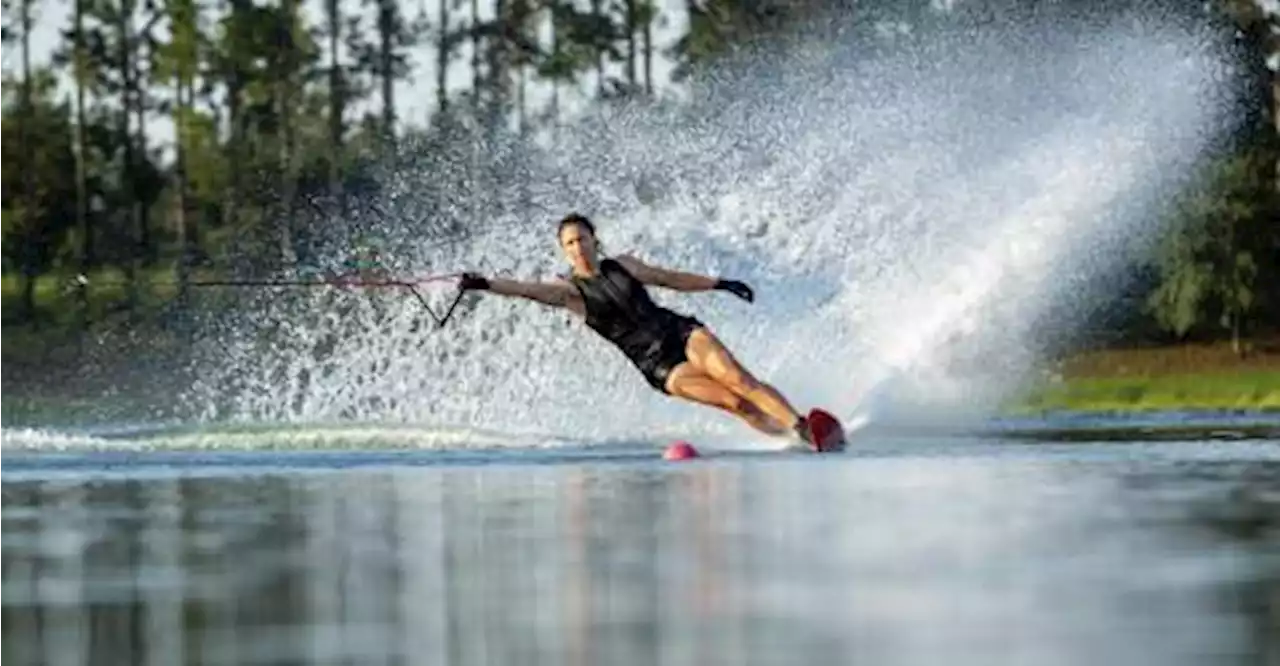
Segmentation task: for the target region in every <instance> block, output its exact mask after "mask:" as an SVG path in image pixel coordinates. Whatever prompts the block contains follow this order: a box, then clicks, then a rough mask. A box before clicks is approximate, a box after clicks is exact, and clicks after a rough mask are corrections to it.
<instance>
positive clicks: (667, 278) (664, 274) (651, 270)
mask: <svg viewBox="0 0 1280 666" xmlns="http://www.w3.org/2000/svg"><path fill="white" fill-rule="evenodd" d="M616 259H617V261H618V263H620V264H622V267H623V268H625V269H627V271H629V272H630V273H631V274H632V275H634V276H635V277H636V279H637V280H639V281H641V282H643V283H645V284H650V285H654V286H658V287H666V288H667V289H674V290H676V291H713V290H719V291H727V292H729V293H731V294H733V295H734V296H737V297H738V298H741V299H742V300H744V301H747V302H751V301H753V300H754V299H755V294H754V293H753V292H752V291H751V287H749V286H747V285H746V284H745V283H743V282H739V281H737V280H725V279H720V278H713V277H708V276H706V275H698V274H697V273H686V272H683V271H676V270H671V269H669V268H661V267H659V266H651V265H649V264H646V263H644V262H643V261H641V260H639V259H637V258H636V257H633V256H631V255H627V254H624V255H622V256H619V257H616Z"/></svg>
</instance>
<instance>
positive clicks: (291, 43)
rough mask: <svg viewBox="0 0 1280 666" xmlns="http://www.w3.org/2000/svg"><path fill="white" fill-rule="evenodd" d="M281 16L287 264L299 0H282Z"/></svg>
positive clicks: (286, 260)
mask: <svg viewBox="0 0 1280 666" xmlns="http://www.w3.org/2000/svg"><path fill="white" fill-rule="evenodd" d="M280 12H281V15H282V16H281V20H283V21H284V25H283V26H281V28H282V34H281V39H280V43H279V46H278V48H279V53H278V55H277V57H278V58H279V59H280V71H279V72H277V74H276V81H275V97H276V114H277V118H278V120H279V123H280V126H279V136H278V139H279V142H280V145H279V156H278V158H279V162H278V168H279V175H278V183H279V187H278V189H277V190H276V191H277V193H278V194H279V197H280V215H279V222H278V224H279V231H280V237H279V242H280V261H281V263H282V264H283V265H284V266H286V267H292V266H293V265H294V264H296V263H297V254H296V253H295V251H294V247H293V243H294V228H293V203H294V202H293V199H294V196H295V192H294V188H295V187H296V185H297V183H296V182H295V178H294V172H293V160H294V155H293V152H294V145H293V144H294V126H293V121H294V118H293V115H294V113H293V87H294V68H295V67H296V65H297V50H298V44H297V40H296V39H295V37H294V23H295V22H296V19H297V16H296V15H297V2H296V0H281V2H280Z"/></svg>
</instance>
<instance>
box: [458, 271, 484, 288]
mask: <svg viewBox="0 0 1280 666" xmlns="http://www.w3.org/2000/svg"><path fill="white" fill-rule="evenodd" d="M458 288H459V289H461V290H463V291H470V290H473V289H474V290H479V291H484V290H485V289H488V288H489V281H488V280H486V279H484V278H483V277H481V275H480V274H479V273H463V274H462V278H461V279H459V280H458Z"/></svg>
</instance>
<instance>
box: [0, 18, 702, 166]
mask: <svg viewBox="0 0 1280 666" xmlns="http://www.w3.org/2000/svg"><path fill="white" fill-rule="evenodd" d="M73 1H74V0H35V5H36V9H35V11H34V13H33V24H34V25H33V29H32V38H31V50H32V65H33V66H39V65H42V64H47V63H48V62H49V61H50V58H51V57H52V54H53V52H54V50H55V49H57V48H58V47H59V46H60V45H61V43H62V39H61V38H60V36H59V35H60V33H61V31H63V30H65V29H66V27H67V26H69V25H70V22H71V9H72V7H73V6H74V5H73V4H72V3H73ZM451 2H454V3H455V4H457V0H451ZM577 2H578V4H580V5H582V6H583V7H584V8H585V7H586V6H587V5H586V2H585V0H577ZM655 2H656V4H657V5H658V7H659V9H660V12H661V14H660V16H659V18H658V20H657V22H656V23H655V30H654V37H653V38H654V58H653V80H654V86H655V88H659V89H662V88H667V87H669V86H667V83H668V81H669V79H670V76H671V71H672V69H673V67H674V64H675V63H674V62H673V61H672V60H671V59H670V58H668V57H666V56H665V55H664V52H665V51H666V50H667V49H669V48H670V47H671V46H672V45H673V44H674V43H675V42H676V40H678V39H679V38H680V35H681V34H683V32H684V30H685V26H686V25H687V12H686V9H685V0H655ZM341 5H342V7H343V8H344V10H345V11H346V12H348V13H349V14H350V13H360V14H361V15H367V16H370V17H372V15H373V9H372V7H363V6H362V2H361V1H360V0H341ZM439 5H440V3H439V2H438V0H402V2H401V9H402V12H403V13H404V15H405V18H406V19H408V20H412V19H414V18H417V17H418V16H420V15H421V14H422V12H424V11H425V12H426V15H427V18H428V20H429V22H430V24H431V26H432V30H433V31H434V30H436V29H437V26H438V25H439ZM480 10H481V20H484V19H487V18H491V17H492V16H493V11H494V0H481V2H480ZM303 11H304V12H305V14H306V16H307V19H308V23H309V24H311V25H316V24H319V22H320V21H321V20H322V19H323V16H324V14H323V11H324V4H323V2H322V0H304V2H303ZM451 14H452V16H451V17H450V18H451V22H450V23H451V25H453V26H455V27H456V26H457V25H459V24H460V22H462V21H465V20H467V19H469V14H470V12H469V8H467V7H465V6H464V7H463V8H461V9H453V10H451ZM6 23H8V17H7V16H6ZM365 24H366V25H371V24H372V21H371V20H370V19H366V20H365ZM542 33H543V34H542V35H541V39H542V40H543V43H545V44H549V43H550V32H549V29H548V27H547V26H545V25H544V26H543V29H542ZM159 34H160V35H161V37H162V38H163V34H164V31H163V28H162V29H161V30H160V31H159ZM435 48H436V42H435V38H434V32H433V34H432V35H431V36H429V37H428V38H427V39H426V40H424V42H423V43H422V44H420V45H419V46H417V47H414V49H412V51H411V62H412V65H413V70H412V72H411V74H410V76H409V78H408V79H407V80H405V81H402V82H400V83H398V84H397V86H396V91H395V94H396V107H397V109H396V111H397V115H398V116H399V117H400V121H401V123H402V124H412V125H419V126H420V125H425V124H426V123H427V121H428V119H429V118H430V116H431V114H432V113H433V112H434V109H435V104H436V90H435V82H436V67H435ZM469 49H470V47H469V45H467V46H466V47H464V48H463V49H461V50H460V51H459V52H458V53H456V54H455V56H454V60H453V63H452V65H451V67H450V72H449V87H450V88H451V89H452V90H455V91H461V90H466V89H468V88H470V84H471V67H470V62H471V54H470V51H469ZM326 57H327V56H326ZM3 66H4V70H5V72H6V73H9V72H17V70H18V69H19V68H20V67H21V53H20V51H19V47H18V44H17V43H16V42H15V43H12V44H6V45H5V47H4V55H3ZM608 71H609V72H610V73H612V74H613V75H614V76H618V75H620V74H621V73H622V72H623V65H622V64H621V63H619V64H612V65H610V66H609V68H608ZM641 76H643V72H641ZM63 78H64V83H63V88H64V90H65V93H66V94H70V92H71V86H70V81H69V79H67V77H63ZM594 90H595V81H594V79H593V78H592V77H590V76H587V77H584V78H583V79H582V80H580V81H579V83H578V86H577V90H576V91H575V90H573V89H566V88H564V87H562V88H561V108H562V109H563V110H564V112H565V113H572V112H573V111H574V110H575V109H579V108H582V107H583V106H584V105H585V104H586V102H588V101H589V100H590V96H591V94H592V93H593V91H594ZM162 94H163V93H162ZM527 94H528V100H529V103H530V109H531V111H534V112H536V110H537V109H540V108H542V107H544V106H545V105H546V104H547V103H548V101H549V99H550V86H549V85H545V84H544V85H530V86H529V88H528V92H527ZM379 104H380V102H379V101H378V100H377V97H376V96H375V97H374V98H373V99H372V100H371V101H370V102H368V103H367V104H366V105H362V106H361V107H359V108H358V110H357V111H356V112H357V113H358V112H363V111H365V110H371V109H377V108H379V107H378V105H379ZM351 118H352V120H354V118H355V116H354V115H353V116H352V117H351ZM149 124H150V126H151V127H150V128H149V129H150V130H151V131H150V132H149V133H152V134H153V136H154V137H155V140H157V141H160V142H162V143H167V142H170V141H172V137H173V129H172V125H171V124H170V123H168V122H167V120H165V119H163V118H159V117H157V118H156V119H155V120H154V121H149Z"/></svg>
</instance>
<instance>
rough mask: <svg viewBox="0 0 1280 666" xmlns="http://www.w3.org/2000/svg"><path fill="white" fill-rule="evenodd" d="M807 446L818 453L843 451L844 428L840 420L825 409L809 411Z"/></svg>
mask: <svg viewBox="0 0 1280 666" xmlns="http://www.w3.org/2000/svg"><path fill="white" fill-rule="evenodd" d="M808 423H809V436H810V437H809V439H810V441H809V446H810V447H812V448H813V450H815V451H817V452H819V453H828V452H831V451H843V450H844V447H845V435H844V426H843V425H841V424H840V420H839V419H837V418H836V417H835V416H833V415H832V414H831V412H828V411H826V410H825V409H817V408H814V409H811V410H809V416H808Z"/></svg>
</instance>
